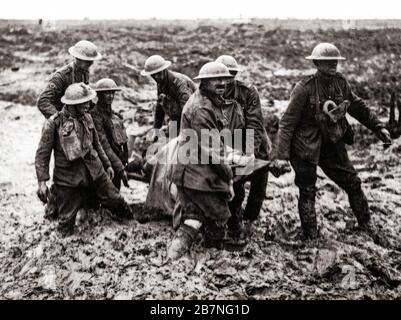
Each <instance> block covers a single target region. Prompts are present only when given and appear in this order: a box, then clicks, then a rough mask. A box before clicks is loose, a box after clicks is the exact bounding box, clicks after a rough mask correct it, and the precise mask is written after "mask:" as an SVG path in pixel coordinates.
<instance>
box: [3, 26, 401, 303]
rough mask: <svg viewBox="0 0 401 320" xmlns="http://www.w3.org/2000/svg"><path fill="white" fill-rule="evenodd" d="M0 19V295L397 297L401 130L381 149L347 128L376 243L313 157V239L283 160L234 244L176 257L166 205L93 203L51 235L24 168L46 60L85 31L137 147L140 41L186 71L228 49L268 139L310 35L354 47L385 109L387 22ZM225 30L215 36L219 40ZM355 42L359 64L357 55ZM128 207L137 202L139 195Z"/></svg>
mask: <svg viewBox="0 0 401 320" xmlns="http://www.w3.org/2000/svg"><path fill="white" fill-rule="evenodd" d="M0 26H1V31H2V32H1V36H0V42H1V43H2V46H1V49H0V56H1V60H0V61H1V70H0V85H1V92H0V100H1V101H0V167H1V170H0V221H1V222H0V270H1V271H0V298H1V299H222V298H225V299H349V298H352V299H394V298H400V297H401V286H400V284H401V245H400V238H401V237H400V231H401V230H400V229H401V222H400V221H401V190H400V180H401V167H400V160H399V154H400V152H401V142H400V141H399V140H395V141H394V143H393V145H392V146H391V147H390V148H389V149H387V150H383V147H382V145H381V144H380V143H379V142H378V140H377V139H376V138H374V136H373V134H372V133H370V132H368V131H367V130H366V129H363V128H361V127H360V126H359V125H357V124H356V123H354V124H353V126H354V128H355V131H356V138H357V139H358V142H357V143H356V144H355V145H354V146H352V147H350V148H349V150H350V156H351V159H352V161H353V163H354V164H355V166H356V168H357V170H358V171H359V174H360V177H361V179H362V181H363V188H364V190H365V191H366V195H367V198H368V200H369V204H370V207H371V210H372V219H373V221H374V223H375V224H376V225H377V227H378V229H379V230H380V231H381V232H382V234H383V235H384V236H385V237H386V238H387V240H388V242H389V245H386V246H383V243H375V242H374V241H373V240H372V239H371V238H370V237H369V236H367V235H366V234H364V233H363V232H361V231H359V230H358V229H357V228H356V220H355V218H354V217H353V215H352V212H351V211H350V208H349V205H348V201H347V196H346V194H345V193H344V192H342V191H341V190H340V189H339V188H338V187H337V186H336V185H335V184H334V183H332V182H331V181H329V180H328V179H327V178H326V176H325V175H324V174H323V172H321V171H319V179H318V186H319V192H318V195H317V202H316V203H317V212H318V219H319V226H320V227H321V234H322V238H321V239H319V240H318V241H314V242H307V243H303V242H301V241H300V240H299V232H300V222H299V218H298V214H297V208H296V207H297V197H298V191H297V189H296V188H295V187H294V184H293V178H294V176H293V173H290V174H287V175H285V176H283V177H280V178H279V179H275V178H274V177H269V184H268V188H267V192H266V200H265V202H264V205H263V210H262V212H261V216H260V220H259V221H258V222H257V223H255V224H254V226H253V229H252V235H251V236H250V240H249V243H248V244H247V246H246V247H245V248H244V249H243V250H242V251H235V252H234V251H227V250H222V251H217V250H214V249H212V250H209V249H204V248H202V247H201V246H199V245H196V246H195V247H194V248H193V251H192V252H191V254H189V255H187V256H185V257H184V258H183V259H181V260H179V261H176V262H171V261H166V247H167V246H168V244H169V241H171V239H172V236H173V230H172V226H171V221H170V219H169V217H161V216H160V215H157V217H155V218H157V219H155V220H154V221H150V222H147V223H139V222H138V221H137V220H133V221H126V222H116V221H113V219H112V218H111V217H110V216H109V215H108V213H107V212H106V211H102V212H97V213H93V212H92V213H90V215H89V216H88V217H87V219H86V220H85V221H84V222H83V223H82V224H81V225H80V226H79V230H78V232H77V233H76V234H75V235H73V236H71V237H68V238H60V237H59V236H58V234H57V233H56V231H55V227H56V222H54V221H49V220H46V219H44V217H43V215H44V208H43V205H42V204H41V202H40V201H39V199H38V198H37V196H36V187H37V182H36V177H35V170H34V157H35V151H36V148H37V145H38V142H39V137H40V131H41V127H42V125H43V122H44V118H43V116H42V115H41V114H40V113H39V111H38V110H37V108H36V107H34V105H35V100H36V98H37V95H38V93H39V92H40V90H41V89H42V88H43V86H44V85H45V81H46V77H47V76H48V75H49V74H50V72H52V71H53V70H54V69H55V68H57V67H58V66H61V65H63V63H66V62H67V61H69V57H68V54H67V51H66V49H67V48H68V46H70V45H73V44H74V43H75V42H76V41H78V40H80V39H81V38H87V39H89V40H93V41H94V42H95V43H96V44H97V45H98V47H99V48H100V49H101V50H103V52H105V59H104V60H101V61H100V62H99V63H98V64H97V65H95V66H94V69H93V79H94V81H96V80H98V79H100V78H102V77H105V76H110V77H114V78H116V80H117V81H118V82H119V83H120V84H121V85H122V86H124V88H125V89H124V91H123V93H121V94H119V95H118V96H117V97H116V103H115V107H116V109H118V110H119V111H120V112H121V113H122V114H123V116H124V117H125V119H126V125H127V128H128V132H129V134H130V149H131V150H140V149H141V141H142V138H141V137H142V135H143V134H144V132H146V130H147V128H149V125H151V112H152V106H153V105H154V101H155V98H156V93H155V86H154V84H153V83H152V82H151V81H149V79H147V78H141V77H140V76H139V74H138V71H140V69H141V66H142V65H143V62H144V60H145V59H146V57H147V56H148V55H150V54H154V53H161V54H163V55H165V56H166V58H170V59H171V60H173V62H175V63H176V64H175V65H176V67H177V68H176V70H178V71H182V72H185V73H187V74H189V75H190V76H194V75H195V74H196V71H197V70H198V69H199V67H200V65H201V64H203V63H204V62H206V61H209V60H211V59H213V58H215V57H217V56H218V55H220V54H225V53H231V54H233V55H235V56H238V57H239V58H238V60H239V62H240V64H241V65H242V66H243V67H244V69H245V71H244V73H243V74H242V75H241V77H242V78H243V79H245V80H249V81H252V82H253V83H255V84H257V85H258V89H259V91H260V93H261V97H262V101H263V106H264V114H265V116H266V125H267V126H270V128H268V129H270V130H269V132H270V135H271V137H272V139H273V141H274V139H275V136H274V131H275V130H274V127H275V126H276V120H277V117H279V116H280V115H281V113H282V112H283V110H284V109H285V106H286V101H285V100H286V99H288V97H289V92H290V90H291V87H292V86H293V84H294V83H295V82H296V81H297V79H299V77H300V76H302V75H303V74H308V73H310V72H311V66H310V65H309V64H308V63H306V62H305V61H304V60H303V59H302V57H303V56H305V55H307V54H308V53H309V51H310V50H311V48H312V47H313V46H314V45H315V44H316V42H318V41H321V40H322V39H327V40H328V41H334V40H333V39H335V38H336V37H337V39H339V40H337V41H338V42H339V43H341V44H342V45H343V47H342V48H341V46H340V48H341V49H343V51H345V52H344V55H347V56H355V58H353V59H350V61H349V62H346V63H345V64H343V65H342V69H343V70H344V72H345V73H347V74H348V73H349V76H350V77H351V80H352V84H353V86H355V90H356V91H358V93H359V94H361V95H362V96H363V95H364V94H365V96H364V98H366V99H367V101H368V103H369V105H371V106H372V108H374V109H375V110H376V111H377V112H378V114H379V115H380V117H381V118H382V119H383V121H386V120H387V118H388V108H387V105H386V103H388V98H389V88H390V87H394V86H396V85H397V84H398V82H397V78H396V75H395V74H393V73H392V72H393V69H392V70H390V69H389V68H390V67H389V66H388V65H387V64H386V61H383V60H382V59H381V57H383V56H384V52H386V50H387V51H390V53H391V54H392V55H394V57H395V58H397V59H398V60H399V57H400V48H401V43H400V41H401V40H399V39H398V37H397V38H396V37H395V35H396V30H387V31H383V30H351V31H334V30H328V31H324V32H323V31H321V32H316V31H311V30H309V31H308V30H307V31H302V32H300V31H297V30H282V29H274V30H271V29H269V28H268V27H266V26H262V27H260V26H252V25H251V26H246V28H248V29H249V30H248V29H245V27H241V29H240V30H239V29H238V28H239V27H238V26H230V25H228V26H226V25H224V26H220V25H218V26H216V27H213V28H212V27H210V28H209V29H207V28H206V29H205V27H204V26H203V27H200V26H196V25H189V26H182V25H181V24H180V25H167V26H159V25H158V26H156V27H154V28H152V27H151V26H150V24H149V25H148V26H146V25H145V26H143V27H141V26H129V25H118V24H117V25H109V26H96V25H90V26H85V27H82V26H78V25H72V26H71V25H70V26H68V28H67V26H64V27H60V28H56V29H54V28H52V29H51V30H46V29H41V28H38V27H36V26H34V25H32V24H30V25H22V24H16V23H15V24H10V23H9V22H8V23H0ZM397 32H399V31H397ZM223 34H224V35H225V36H226V37H225V38H224V39H225V40H224V41H220V42H218V41H217V39H218V38H219V37H220V36H221V35H223ZM243 34H247V35H248V36H249V38H245V40H244V41H245V42H246V44H245V45H244V46H242V47H241V48H236V47H234V45H233V43H234V40H235V39H238V37H239V36H241V39H244V38H243ZM236 37H237V38H236ZM366 37H373V38H374V39H376V40H375V41H376V42H377V45H376V46H372V47H371V48H367V47H366V44H365V43H364V39H365V40H366ZM349 38H350V39H352V40H353V41H354V43H355V44H354V46H351V40H348V39H349ZM252 39H253V40H252ZM189 40H190V41H189ZM251 40H252V46H250V43H251ZM248 42H249V43H248ZM334 42H335V41H334ZM376 42H375V43H376ZM188 43H192V44H193V45H190V46H188ZM291 43H293V44H294V46H293V47H291V46H290V44H291ZM3 44H4V45H3ZM225 45H226V46H225ZM268 45H270V46H268ZM294 47H295V48H296V50H291V48H294ZM361 47H362V48H361ZM356 48H357V49H356ZM363 49H364V50H363ZM227 51H228V52H227ZM358 54H359V55H358ZM361 56H362V57H364V58H365V61H367V62H366V64H363V63H362V61H361V60H358V59H360V57H361ZM387 56H390V55H387ZM395 58H394V59H395ZM202 59H203V60H202ZM397 59H395V60H397ZM121 61H122V62H124V63H126V66H124V65H123V64H121ZM195 62H196V63H195ZM394 63H395V62H394ZM397 63H398V62H397ZM12 67H13V68H14V71H12V70H11V68H12ZM15 67H17V69H18V70H16V68H15ZM349 70H352V72H353V73H352V74H351V72H350V71H349ZM394 70H395V69H394ZM383 71H385V72H383ZM392 76H394V77H395V78H394V79H392V78H391V77H392ZM386 77H387V78H386ZM357 81H360V82H357ZM129 183H130V188H129V189H128V188H124V187H123V189H122V193H123V195H124V196H125V197H126V198H127V199H128V200H129V202H131V203H138V204H141V203H142V202H143V201H144V200H145V197H146V192H147V185H146V184H145V183H142V182H138V181H134V180H131V181H130V182H129ZM136 208H138V209H137V212H136V215H137V216H140V214H141V212H140V208H141V206H140V205H138V206H136ZM265 234H267V237H266V238H265ZM376 242H377V241H376Z"/></svg>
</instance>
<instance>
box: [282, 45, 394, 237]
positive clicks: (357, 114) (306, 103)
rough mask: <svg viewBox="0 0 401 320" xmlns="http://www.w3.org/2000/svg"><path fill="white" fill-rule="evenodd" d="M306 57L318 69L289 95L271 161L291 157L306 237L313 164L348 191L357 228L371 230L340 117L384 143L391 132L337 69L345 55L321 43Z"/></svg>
mask: <svg viewBox="0 0 401 320" xmlns="http://www.w3.org/2000/svg"><path fill="white" fill-rule="evenodd" d="M306 59H308V60H313V63H314V65H315V66H316V68H317V72H316V73H315V74H314V75H312V76H307V77H305V78H304V79H303V80H301V81H300V82H298V84H297V85H296V86H295V88H294V90H293V91H292V93H291V97H290V102H289V105H288V107H287V110H286V111H285V113H284V115H283V117H282V118H281V121H280V128H279V133H278V147H277V160H275V162H277V163H278V165H280V163H286V162H287V161H288V160H290V161H291V165H292V167H293V169H294V171H295V184H296V185H297V186H298V188H299V200H298V210H299V215H300V219H301V225H302V229H303V234H304V236H305V238H307V239H315V238H317V237H318V227H317V219H316V212H315V196H316V191H317V190H316V179H317V175H316V167H317V166H318V165H319V166H320V167H321V168H322V170H323V171H324V172H325V174H326V175H327V176H328V177H329V178H330V179H332V180H333V181H334V182H335V183H336V184H338V186H340V187H341V188H342V189H343V190H345V192H347V194H348V199H349V202H350V205H351V208H352V211H353V213H354V214H355V216H356V218H357V220H358V224H359V226H360V227H361V228H362V229H364V230H366V231H368V232H369V233H370V234H372V233H371V232H373V230H374V229H373V228H372V226H371V223H370V212H369V206H368V201H367V199H366V197H365V194H364V193H363V191H362V188H361V180H360V179H359V177H358V174H357V172H356V170H355V169H354V167H353V165H352V163H351V161H350V159H349V158H348V154H347V151H346V148H345V144H352V143H353V132H352V129H351V127H350V125H349V124H348V122H347V120H346V118H345V115H346V113H347V112H348V113H349V114H350V115H351V116H352V117H354V118H355V119H357V120H358V121H359V122H360V123H362V124H363V125H364V126H366V127H367V128H369V129H370V130H372V131H373V132H374V133H375V134H376V135H377V136H378V138H379V139H380V140H382V141H384V142H385V143H391V138H390V135H389V133H388V131H387V130H386V129H384V123H381V122H380V121H379V120H378V118H377V117H376V116H375V115H374V114H373V113H372V111H371V110H370V109H369V108H368V107H367V106H366V104H365V102H364V101H362V100H361V99H360V98H359V97H358V96H356V95H355V94H354V92H353V91H352V89H351V87H350V85H349V83H348V81H347V80H346V79H345V77H344V76H343V75H342V74H340V73H338V72H337V64H338V61H339V60H345V58H344V57H342V56H341V54H340V51H339V50H338V49H337V48H336V47H335V46H334V45H332V44H330V43H320V44H319V45H317V46H316V47H315V48H314V49H313V52H312V55H311V56H309V57H307V58H306Z"/></svg>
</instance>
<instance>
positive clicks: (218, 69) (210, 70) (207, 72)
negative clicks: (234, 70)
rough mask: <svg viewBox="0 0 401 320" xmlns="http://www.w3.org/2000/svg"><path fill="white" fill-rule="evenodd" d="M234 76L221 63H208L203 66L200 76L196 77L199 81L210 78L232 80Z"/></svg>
mask: <svg viewBox="0 0 401 320" xmlns="http://www.w3.org/2000/svg"><path fill="white" fill-rule="evenodd" d="M232 77H233V75H232V74H231V73H230V71H228V68H227V67H226V66H225V65H224V64H222V63H221V62H216V61H213V62H208V63H206V64H204V65H203V66H202V68H200V70H199V74H198V76H197V77H195V78H194V79H195V80H198V79H210V78H232Z"/></svg>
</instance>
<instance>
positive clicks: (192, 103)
mask: <svg viewBox="0 0 401 320" xmlns="http://www.w3.org/2000/svg"><path fill="white" fill-rule="evenodd" d="M224 108H225V105H224V100H223V99H222V100H218V99H217V98H213V97H212V96H211V95H209V94H208V93H207V92H204V91H201V90H197V91H196V92H195V93H194V94H193V95H192V96H191V97H190V98H189V100H188V102H187V104H186V105H185V107H184V110H183V113H182V118H181V129H182V131H181V133H183V132H185V130H186V129H191V130H194V131H195V132H196V133H197V138H198V143H199V145H200V148H199V154H198V158H197V159H198V161H199V162H198V164H194V163H191V162H189V163H188V164H183V163H180V162H178V164H176V165H173V170H172V171H173V172H172V182H174V183H175V184H176V185H177V188H178V198H179V200H180V202H181V205H182V208H183V215H182V218H183V219H182V220H183V221H185V220H186V219H195V220H198V221H201V222H203V223H204V225H205V244H206V246H209V245H210V246H219V245H222V239H223V238H224V235H225V228H226V222H227V220H228V219H229V218H230V216H231V213H230V210H229V206H228V192H229V181H230V180H231V179H232V178H233V173H232V170H231V168H230V166H229V165H228V164H225V163H224V162H223V157H224V143H223V141H222V138H221V137H220V135H218V132H221V131H222V130H223V129H225V128H229V127H230V123H234V122H237V121H238V122H241V119H240V114H238V113H235V112H233V111H232V108H229V109H228V110H225V111H224V110H223V109H224ZM201 130H209V132H210V135H211V136H212V137H214V135H217V137H214V139H215V140H216V141H220V144H219V145H218V146H214V145H212V143H211V141H210V140H209V141H208V143H209V145H204V143H205V141H201ZM179 139H180V142H179V147H178V148H179V149H178V153H180V148H182V147H183V146H185V144H186V143H187V142H186V141H185V140H184V139H183V136H182V134H180V137H179ZM212 141H213V138H212ZM202 143H203V144H202ZM205 157H206V159H209V163H208V164H201V159H205ZM212 157H214V159H218V160H220V161H214V164H212V162H211V161H212V160H211V158H212ZM216 162H217V163H216Z"/></svg>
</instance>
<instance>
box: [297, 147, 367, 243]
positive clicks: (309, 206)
mask: <svg viewBox="0 0 401 320" xmlns="http://www.w3.org/2000/svg"><path fill="white" fill-rule="evenodd" d="M291 165H292V167H293V169H294V171H295V184H296V185H297V186H298V188H299V200H298V211H299V216H300V219H301V225H302V229H303V232H304V235H305V236H306V237H307V238H316V237H317V236H318V230H317V219H316V209H315V197H316V191H317V189H316V180H317V173H316V169H317V165H315V164H313V163H311V162H308V161H305V160H302V159H301V158H300V157H299V156H293V157H292V158H291ZM318 165H319V166H320V167H321V168H322V170H323V172H324V173H325V174H326V175H327V176H328V177H329V178H330V179H331V180H333V181H334V182H335V183H336V184H337V185H338V186H339V187H340V188H341V189H343V190H344V191H345V192H346V193H347V194H348V200H349V203H350V206H351V208H352V211H353V213H354V215H355V217H356V218H357V220H358V223H359V224H360V225H361V226H363V225H365V224H366V223H368V222H369V220H370V212H369V206H368V201H367V199H366V196H365V194H364V193H363V191H362V188H361V180H360V179H359V177H358V174H357V172H356V170H355V168H354V167H353V165H352V163H351V161H350V160H349V157H348V154H347V151H346V149H345V146H344V145H343V144H337V145H332V144H328V143H326V144H323V146H322V150H321V155H320V160H319V163H318Z"/></svg>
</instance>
